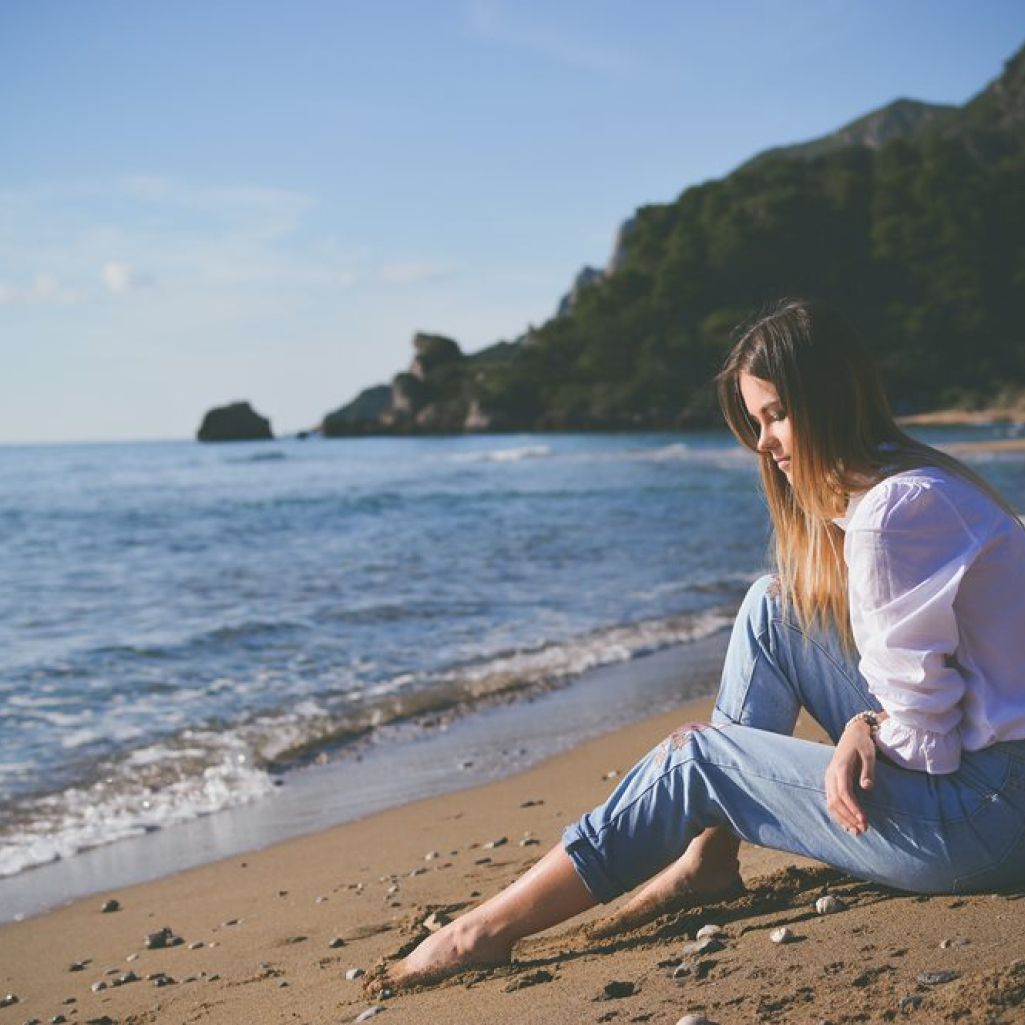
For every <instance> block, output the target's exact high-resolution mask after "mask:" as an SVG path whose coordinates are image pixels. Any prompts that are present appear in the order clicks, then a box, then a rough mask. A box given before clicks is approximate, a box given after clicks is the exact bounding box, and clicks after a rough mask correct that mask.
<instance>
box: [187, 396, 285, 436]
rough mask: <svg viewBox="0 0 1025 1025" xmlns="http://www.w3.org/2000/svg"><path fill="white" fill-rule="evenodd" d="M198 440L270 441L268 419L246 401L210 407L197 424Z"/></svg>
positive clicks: (271, 434) (270, 434)
mask: <svg viewBox="0 0 1025 1025" xmlns="http://www.w3.org/2000/svg"><path fill="white" fill-rule="evenodd" d="M196 437H197V438H198V439H199V440H200V441H271V440H273V438H274V434H273V433H272V432H271V429H270V420H268V419H267V418H266V417H263V416H260V414H259V413H257V412H256V410H254V409H253V407H252V406H251V405H249V403H248V402H232V403H231V404H230V405H227V406H218V407H217V408H216V409H211V410H210V411H209V412H208V413H207V414H206V416H204V417H203V422H202V423H201V424H200V426H199V431H198V432H197V433H196Z"/></svg>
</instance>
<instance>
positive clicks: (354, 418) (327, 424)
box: [320, 384, 392, 438]
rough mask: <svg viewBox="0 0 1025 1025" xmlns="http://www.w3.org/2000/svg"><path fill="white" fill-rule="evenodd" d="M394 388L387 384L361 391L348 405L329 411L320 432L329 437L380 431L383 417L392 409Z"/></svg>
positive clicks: (322, 422)
mask: <svg viewBox="0 0 1025 1025" xmlns="http://www.w3.org/2000/svg"><path fill="white" fill-rule="evenodd" d="M391 400H392V390H391V388H389V387H388V385H386V384H379V385H376V386H375V387H373V388H367V389H365V390H364V391H361V392H360V393H359V395H357V396H356V398H354V399H353V400H352V402H350V403H349V404H348V405H345V406H342V407H341V408H340V409H336V410H335V411H334V412H333V413H328V414H327V416H325V417H324V419H323V420H322V421H321V424H320V432H321V434H323V435H324V436H325V437H327V438H336V437H344V436H346V435H349V434H362V433H365V432H367V431H373V432H375V433H376V432H378V431H379V430H380V428H381V423H382V417H383V416H384V415H385V413H387V412H388V410H389V409H391Z"/></svg>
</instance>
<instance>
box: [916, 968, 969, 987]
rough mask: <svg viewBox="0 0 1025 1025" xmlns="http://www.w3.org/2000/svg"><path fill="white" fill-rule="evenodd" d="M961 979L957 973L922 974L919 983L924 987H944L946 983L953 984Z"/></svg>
mask: <svg viewBox="0 0 1025 1025" xmlns="http://www.w3.org/2000/svg"><path fill="white" fill-rule="evenodd" d="M959 978H961V973H960V972H955V971H952V970H950V971H942V972H922V974H921V975H919V976H918V981H919V983H920V984H921V985H923V986H942V985H943V984H944V983H945V982H953V981H954V980H955V979H959Z"/></svg>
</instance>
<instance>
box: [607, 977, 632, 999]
mask: <svg viewBox="0 0 1025 1025" xmlns="http://www.w3.org/2000/svg"><path fill="white" fill-rule="evenodd" d="M635 989H636V987H635V986H634V984H633V983H632V982H616V981H613V982H607V983H605V989H604V990H602V996H601V999H602V1000H622V999H623V998H624V997H632V996H633V995H634V991H635Z"/></svg>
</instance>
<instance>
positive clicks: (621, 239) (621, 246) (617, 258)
mask: <svg viewBox="0 0 1025 1025" xmlns="http://www.w3.org/2000/svg"><path fill="white" fill-rule="evenodd" d="M637 226H638V219H637V215H636V214H635V215H634V216H633V217H628V218H627V219H626V220H625V221H623V223H622V224H621V225H620V226H619V231H617V232H616V241H615V242H613V243H612V255H611V256H610V257H609V262H608V266H607V267H606V268H605V273H606V274H615V273H616V271H618V270H622V268H623V266H624V264H625V263H626V260H627V253H628V250H629V246H630V236H631V235H632V234H633V233H634V232H635V231H636V230H637Z"/></svg>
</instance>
